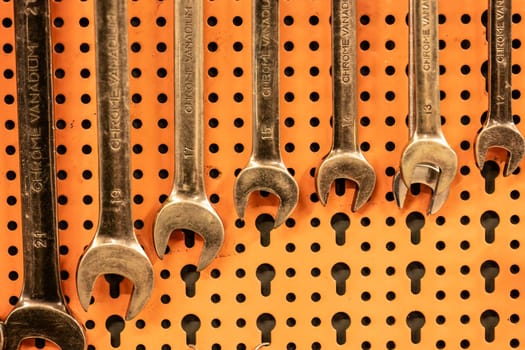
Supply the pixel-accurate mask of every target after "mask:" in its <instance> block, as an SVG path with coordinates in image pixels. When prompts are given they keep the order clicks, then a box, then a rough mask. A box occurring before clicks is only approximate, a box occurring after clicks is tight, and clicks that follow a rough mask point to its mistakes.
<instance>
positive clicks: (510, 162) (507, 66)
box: [474, 0, 525, 176]
mask: <svg viewBox="0 0 525 350" xmlns="http://www.w3.org/2000/svg"><path fill="white" fill-rule="evenodd" d="M511 17H512V0H489V16H488V28H487V29H488V39H489V70H488V78H489V81H488V83H489V84H488V87H489V107H488V114H487V121H486V122H485V125H484V126H483V129H482V130H481V131H480V133H479V134H478V136H477V138H476V143H475V145H474V151H475V154H476V163H477V165H478V167H479V168H480V169H483V165H484V164H485V158H486V157H487V152H488V150H489V148H492V147H497V148H502V149H504V150H505V151H507V153H508V159H507V160H506V162H505V169H504V171H503V175H504V176H509V175H510V174H512V172H514V170H516V168H517V167H518V166H519V164H520V162H521V160H522V158H523V156H524V154H525V140H524V139H523V135H522V134H521V133H520V131H519V130H518V128H517V127H516V125H515V124H514V118H513V116H512V85H511V76H512V30H511V27H512V18H511Z"/></svg>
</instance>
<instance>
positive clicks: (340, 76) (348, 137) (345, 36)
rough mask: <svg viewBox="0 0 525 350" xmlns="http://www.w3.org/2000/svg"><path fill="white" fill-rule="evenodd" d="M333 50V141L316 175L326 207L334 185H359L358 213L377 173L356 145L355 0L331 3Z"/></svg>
mask: <svg viewBox="0 0 525 350" xmlns="http://www.w3.org/2000/svg"><path fill="white" fill-rule="evenodd" d="M332 50H333V57H332V72H333V73H332V75H333V78H332V82H333V83H332V84H333V117H334V118H333V142H332V149H331V150H330V153H328V155H327V156H326V158H325V159H324V160H323V162H322V163H321V166H320V167H319V171H318V172H317V178H316V182H317V192H318V194H319V200H320V201H321V203H322V204H323V205H326V202H327V200H328V194H329V192H330V187H331V185H332V182H334V181H335V180H336V179H340V178H344V179H348V180H352V181H353V182H354V183H355V184H356V186H357V189H356V194H355V198H354V203H353V206H352V210H353V211H357V210H359V208H361V207H362V206H363V205H364V204H365V203H366V202H367V201H368V200H369V199H370V196H371V195H372V192H373V191H374V187H375V183H376V174H375V172H374V168H372V166H371V165H370V163H368V161H367V160H366V159H365V157H364V156H363V153H361V150H360V149H359V144H358V142H357V98H356V96H357V62H356V58H357V57H356V50H357V27H356V1H355V0H332Z"/></svg>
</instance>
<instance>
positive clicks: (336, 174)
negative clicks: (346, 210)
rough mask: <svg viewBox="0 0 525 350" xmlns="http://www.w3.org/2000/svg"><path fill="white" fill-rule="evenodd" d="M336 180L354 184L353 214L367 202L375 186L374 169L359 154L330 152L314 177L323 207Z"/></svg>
mask: <svg viewBox="0 0 525 350" xmlns="http://www.w3.org/2000/svg"><path fill="white" fill-rule="evenodd" d="M336 179H346V180H350V181H353V182H354V183H355V184H356V186H357V189H356V194H355V196H354V200H353V204H352V211H353V212H356V211H358V210H359V209H360V208H361V207H362V206H363V205H365V204H366V202H368V200H369V199H370V197H371V196H372V193H373V192H374V188H375V184H376V174H375V171H374V168H373V167H372V166H371V165H370V163H368V162H367V161H366V159H365V157H364V156H363V155H362V154H361V153H348V152H333V151H332V152H330V154H329V155H328V156H327V157H326V158H325V159H324V161H323V162H322V163H321V166H320V167H319V170H318V172H317V177H316V185H317V193H318V195H319V201H320V202H321V204H322V205H324V206H326V203H327V201H328V195H329V193H330V187H331V186H332V183H333V182H334V181H335V180H336Z"/></svg>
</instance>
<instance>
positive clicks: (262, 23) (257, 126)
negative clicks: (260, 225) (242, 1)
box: [234, 0, 299, 227]
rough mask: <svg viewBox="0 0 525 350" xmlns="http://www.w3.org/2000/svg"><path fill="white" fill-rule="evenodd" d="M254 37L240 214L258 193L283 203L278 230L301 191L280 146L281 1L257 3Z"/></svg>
mask: <svg viewBox="0 0 525 350" xmlns="http://www.w3.org/2000/svg"><path fill="white" fill-rule="evenodd" d="M252 3H253V5H252V6H253V7H252V18H253V24H252V33H253V52H252V65H253V85H254V90H253V101H254V102H253V103H254V106H253V136H252V138H253V142H252V154H251V157H250V161H249V163H248V165H247V166H246V167H245V168H244V169H243V170H242V171H241V172H240V173H239V175H238V176H237V179H236V180H235V185H234V201H235V209H236V210H237V214H238V215H239V217H240V218H241V219H242V218H244V212H245V210H246V205H247V204H248V198H249V196H250V194H251V193H252V192H254V191H267V192H270V193H272V194H274V195H276V196H277V197H279V199H280V201H281V202H280V205H279V209H278V211H277V215H276V217H275V223H274V227H277V226H279V225H281V224H282V223H283V222H284V221H286V219H287V218H288V216H290V214H291V213H292V211H293V210H294V209H295V207H296V205H297V202H298V200H299V187H298V185H297V182H296V181H295V179H294V178H293V177H292V176H291V175H290V173H289V172H288V170H287V169H286V167H285V165H284V163H283V161H282V158H281V151H280V146H279V127H280V125H279V1H278V0H264V1H261V0H254V1H253V2H252Z"/></svg>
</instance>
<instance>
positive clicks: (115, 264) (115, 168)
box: [77, 0, 153, 320]
mask: <svg viewBox="0 0 525 350" xmlns="http://www.w3.org/2000/svg"><path fill="white" fill-rule="evenodd" d="M126 5H127V3H126V0H95V22H96V26H95V33H96V64H97V114H98V128H99V180H100V185H99V186H100V188H99V192H100V218H99V223H98V227H97V231H96V234H95V237H94V239H93V241H92V242H91V244H90V246H89V247H88V248H87V250H86V251H85V252H84V255H83V256H82V258H81V260H80V262H79V264H78V268H77V292H78V296H79V299H80V304H81V305H82V307H83V308H84V310H87V309H88V307H89V301H90V297H91V293H92V290H93V286H94V284H95V280H96V279H97V277H98V276H101V275H106V274H117V275H121V276H123V277H125V278H127V279H129V280H131V281H132V282H133V294H132V296H131V300H130V302H129V307H128V311H127V314H126V319H127V320H130V319H132V318H134V317H135V316H136V315H137V314H138V313H139V312H140V311H141V310H142V308H143V307H144V305H145V304H146V302H147V301H148V299H149V297H150V295H151V292H152V290H153V266H152V265H151V262H150V260H149V259H148V257H147V256H146V253H145V252H144V250H143V249H142V247H141V246H140V244H139V242H138V240H137V237H136V236H135V232H134V230H133V222H132V216H131V180H130V165H129V164H130V150H129V145H130V131H129V80H128V59H127V55H128V39H127V27H128V18H127V11H126Z"/></svg>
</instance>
